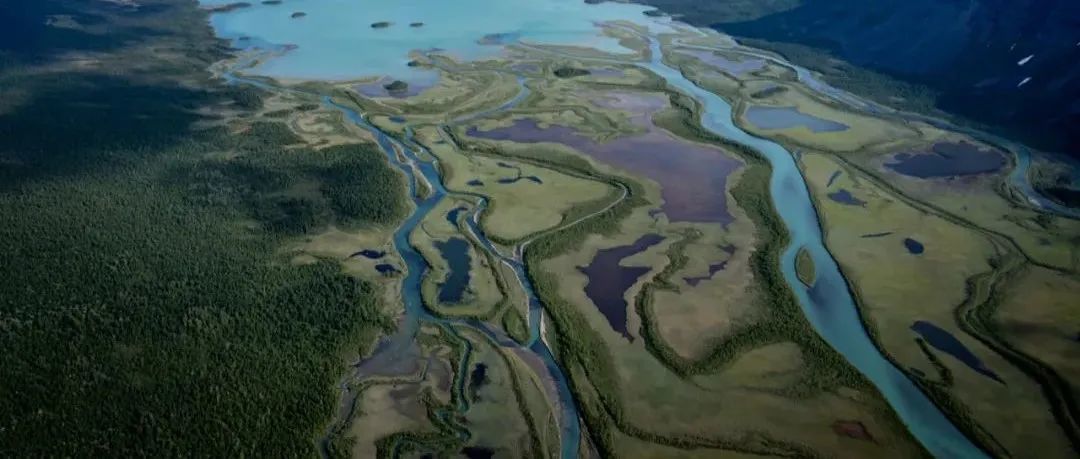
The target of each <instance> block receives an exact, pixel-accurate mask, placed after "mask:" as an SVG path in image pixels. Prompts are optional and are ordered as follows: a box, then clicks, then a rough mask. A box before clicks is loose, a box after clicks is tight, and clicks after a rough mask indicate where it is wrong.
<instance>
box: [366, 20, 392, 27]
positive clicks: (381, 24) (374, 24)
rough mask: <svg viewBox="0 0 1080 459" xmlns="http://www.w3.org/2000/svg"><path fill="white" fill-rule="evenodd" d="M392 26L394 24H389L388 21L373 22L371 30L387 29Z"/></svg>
mask: <svg viewBox="0 0 1080 459" xmlns="http://www.w3.org/2000/svg"><path fill="white" fill-rule="evenodd" d="M391 25H393V23H392V22H388V21H379V22H372V23H371V28H372V29H385V28H387V27H390V26H391Z"/></svg>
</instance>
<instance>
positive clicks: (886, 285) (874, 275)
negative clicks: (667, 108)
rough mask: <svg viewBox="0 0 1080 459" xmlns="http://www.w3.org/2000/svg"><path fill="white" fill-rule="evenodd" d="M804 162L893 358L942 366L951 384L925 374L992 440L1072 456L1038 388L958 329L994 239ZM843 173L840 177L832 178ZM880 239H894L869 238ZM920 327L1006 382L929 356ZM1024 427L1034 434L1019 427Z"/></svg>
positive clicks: (838, 251) (993, 253) (920, 370)
mask: <svg viewBox="0 0 1080 459" xmlns="http://www.w3.org/2000/svg"><path fill="white" fill-rule="evenodd" d="M802 164H803V167H804V168H805V175H806V177H807V180H808V182H809V183H810V186H811V189H812V190H814V194H815V196H817V202H818V210H819V212H820V214H821V219H822V221H823V225H824V227H825V228H826V230H827V234H828V237H827V243H828V244H829V247H830V248H831V250H832V252H833V253H834V255H835V256H836V258H837V261H838V262H839V263H840V265H841V267H842V269H843V270H844V272H845V273H846V274H847V276H848V278H849V279H850V280H851V282H852V284H853V285H854V286H855V287H854V289H855V291H856V292H857V296H858V298H859V303H860V306H861V307H862V310H863V311H864V314H865V317H866V320H867V321H868V322H869V323H870V326H871V327H872V329H873V330H874V336H875V338H876V339H877V341H878V342H879V343H880V345H881V346H882V347H883V348H884V349H885V350H886V352H888V353H889V355H890V356H891V357H892V358H893V359H895V360H896V361H897V362H898V363H899V364H900V365H901V366H902V367H903V368H906V369H908V371H912V372H916V374H921V375H939V374H942V371H941V370H940V366H941V365H944V367H945V369H946V370H947V371H945V374H948V375H949V376H948V377H947V378H945V377H941V378H940V379H939V378H934V377H932V376H926V377H927V378H930V379H931V380H936V381H937V382H938V383H941V384H942V385H943V386H948V388H949V392H950V393H951V394H952V395H953V397H955V399H956V401H957V402H959V403H961V404H963V405H964V406H966V409H967V410H969V411H970V415H971V416H972V417H973V419H976V420H977V422H978V424H979V425H980V426H981V429H985V433H984V434H983V435H986V436H988V437H990V438H989V439H988V440H987V442H988V443H989V444H991V445H995V444H996V445H1000V448H1002V450H1003V451H1019V450H1022V449H1023V448H1024V446H1023V445H1025V444H1028V443H1031V442H1035V441H1037V442H1039V444H1040V445H1041V449H1040V450H1041V451H1044V453H1045V454H1053V455H1055V456H1063V455H1067V454H1068V451H1069V450H1070V446H1069V443H1068V440H1067V438H1066V437H1065V436H1064V435H1063V434H1061V433H1060V429H1059V428H1058V427H1057V425H1056V423H1055V419H1054V417H1053V416H1052V415H1051V414H1050V412H1049V410H1048V409H1047V405H1046V403H1047V402H1046V400H1045V399H1044V398H1043V397H1042V394H1041V391H1040V388H1039V386H1038V384H1037V383H1036V382H1035V381H1033V380H1031V379H1030V378H1028V377H1027V376H1026V375H1025V374H1024V373H1023V372H1021V371H1020V370H1018V369H1016V368H1014V367H1013V366H1012V365H1011V363H1010V362H1009V361H1008V360H1006V359H1004V358H1002V357H1001V356H999V355H998V354H997V353H996V352H995V351H994V350H993V349H992V348H988V347H985V346H984V345H983V344H982V343H981V342H980V341H979V340H977V339H974V338H971V337H969V336H967V335H966V332H965V331H964V329H963V328H962V327H961V325H960V324H958V323H957V322H958V321H957V319H956V309H957V305H959V304H963V303H964V302H965V301H967V300H968V297H969V295H970V292H969V289H970V286H969V279H973V278H976V277H977V276H981V275H983V274H984V273H987V272H992V271H993V270H994V266H993V263H995V262H994V260H995V259H997V258H998V257H999V256H1000V255H999V253H998V248H997V247H996V246H995V245H994V244H993V241H992V240H989V239H987V238H986V237H985V236H984V235H982V234H981V233H980V232H979V231H977V230H976V231H973V230H972V229H970V228H968V227H965V226H962V225H958V224H956V223H953V222H950V221H949V220H946V219H943V218H941V217H939V216H936V215H934V214H933V213H930V212H927V211H925V210H922V209H919V208H916V207H911V206H909V205H907V204H906V203H905V202H903V201H902V200H900V199H898V198H897V197H896V196H895V195H890V194H889V193H888V192H887V191H885V190H883V189H881V188H878V187H876V186H875V185H874V184H873V183H871V182H870V181H868V180H860V179H858V178H852V176H851V175H850V172H849V171H850V169H843V168H842V166H841V165H840V164H838V163H837V162H835V161H831V160H829V159H828V158H827V157H823V156H816V155H804V156H803V159H802ZM836 171H840V172H841V173H840V175H839V176H838V177H836V178H832V174H834V173H835V172H836ZM830 180H831V181H832V182H833V183H832V185H831V187H830V186H828V182H829V181H830ZM838 189H846V190H848V191H849V192H850V193H852V194H854V195H855V196H856V197H857V198H858V199H859V200H861V201H864V202H865V204H864V205H851V204H842V203H838V202H835V201H833V200H832V199H830V198H828V197H826V194H827V193H828V192H830V191H836V190H838ZM881 233H891V234H887V235H883V236H875V237H863V236H864V235H865V234H881ZM905 238H912V239H915V240H917V241H919V242H920V243H921V244H922V246H923V248H924V252H922V253H910V252H909V251H908V249H906V248H905V247H904V245H903V243H902V241H903V240H904V239H905ZM925 273H934V274H933V275H926V274H925ZM898 279H901V280H903V281H902V282H897V280H898ZM916 321H928V322H931V323H933V324H934V325H936V326H937V327H940V328H942V329H944V330H947V331H948V332H949V333H950V334H952V335H953V336H954V337H956V338H957V339H958V340H960V341H961V342H963V344H964V346H966V347H967V348H968V349H971V351H972V352H974V353H975V355H977V356H978V358H980V359H981V360H982V362H983V364H984V365H985V366H986V367H987V368H989V369H991V370H992V371H993V372H994V373H996V374H997V375H998V377H1000V378H1001V379H1002V380H1003V381H1004V383H999V382H997V381H994V380H992V379H990V378H988V377H987V376H985V375H983V374H979V373H977V372H976V371H974V370H973V369H972V368H969V367H968V366H967V365H965V364H964V363H962V362H961V361H959V360H957V359H955V358H953V357H951V356H948V355H947V354H937V356H936V357H935V358H931V357H928V356H927V355H926V353H927V352H930V353H931V354H935V353H937V352H940V351H937V350H934V349H931V348H929V347H926V346H925V344H924V343H920V342H918V341H916V340H915V339H914V338H913V333H912V332H911V331H909V330H908V328H909V327H910V326H911V325H912V324H914V323H915V322H916ZM1003 400H1008V402H1007V403H1008V405H1009V409H1008V410H1002V409H1001V406H1002V403H1006V402H1003ZM1018 421H1019V422H1022V423H1023V424H1024V425H1026V426H1032V427H1033V428H1032V429H1031V430H1028V429H1024V430H1017V429H1015V428H1013V427H1014V426H1015V422H1018ZM1034 426H1038V427H1037V428H1034ZM999 452H1000V451H999Z"/></svg>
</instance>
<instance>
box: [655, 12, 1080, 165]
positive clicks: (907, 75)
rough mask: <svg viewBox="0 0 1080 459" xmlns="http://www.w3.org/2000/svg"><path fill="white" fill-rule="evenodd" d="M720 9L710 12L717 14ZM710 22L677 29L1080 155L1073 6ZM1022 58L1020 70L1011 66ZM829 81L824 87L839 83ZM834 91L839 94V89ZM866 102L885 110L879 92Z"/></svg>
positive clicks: (711, 17)
mask: <svg viewBox="0 0 1080 459" xmlns="http://www.w3.org/2000/svg"><path fill="white" fill-rule="evenodd" d="M643 3H649V4H653V5H656V6H659V7H665V6H666V7H667V8H670V9H671V11H673V12H675V11H679V9H680V8H689V6H681V5H680V3H684V4H685V5H697V4H700V2H693V1H684V2H679V1H678V0H644V1H643ZM723 4H724V2H717V7H720V6H721V5H723ZM716 17H717V16H716V15H715V14H700V15H696V16H695V15H687V16H685V17H684V19H685V20H687V21H689V22H692V23H695V24H698V25H711V26H713V27H715V28H717V29H719V30H722V31H724V32H726V33H730V34H732V35H735V36H737V37H745V38H754V39H759V40H765V41H768V42H773V43H793V44H798V45H806V46H810V47H813V48H814V49H817V50H819V51H823V52H824V53H825V54H828V55H832V56H835V57H838V58H841V59H843V60H845V61H848V62H850V63H852V64H855V65H858V66H863V67H866V68H868V69H871V70H875V71H879V72H882V73H885V74H887V75H890V76H893V77H896V78H899V79H902V80H904V81H907V82H913V83H918V84H923V85H926V86H928V87H929V88H931V89H933V90H934V91H936V92H938V93H939V97H938V100H937V103H936V104H937V107H938V108H940V109H942V110H944V111H946V112H949V113H953V114H957V115H961V116H963V117H966V118H969V119H972V120H974V121H977V122H980V123H984V124H988V125H991V126H994V127H996V128H998V129H1000V130H1001V132H1002V133H1003V134H1007V135H1010V136H1012V137H1014V138H1018V139H1020V140H1023V141H1025V142H1027V143H1029V144H1031V145H1033V146H1036V147H1040V148H1044V149H1048V150H1057V151H1067V152H1070V153H1072V154H1074V155H1076V154H1080V128H1078V126H1080V46H1078V44H1080V2H1076V1H1073V0H1015V1H1013V0H1008V1H1007V0H970V1H968V0H944V1H938V0H879V1H874V2H865V1H860V0H803V2H802V4H801V5H800V6H798V7H795V8H793V9H790V10H787V11H782V12H778V13H776V14H772V15H768V16H765V17H762V18H759V19H756V20H751V21H744V22H731V21H723V23H720V22H721V21H716V20H715V18H716ZM754 44H755V45H758V46H766V47H770V48H773V49H775V50H777V51H779V52H782V53H784V54H785V55H787V56H788V57H789V58H791V59H793V60H795V61H796V62H797V63H799V64H802V65H805V66H808V67H811V68H815V69H821V68H822V67H827V66H828V60H827V59H824V58H823V56H812V55H810V54H809V53H805V52H797V51H793V50H792V48H791V47H785V46H783V45H779V46H771V45H769V44H766V43H761V42H755V43H754ZM1030 55H1034V57H1032V58H1031V60H1030V61H1028V62H1026V63H1025V64H1024V65H1022V66H1021V65H1018V62H1019V61H1020V60H1022V59H1024V58H1025V57H1027V56H1030ZM824 73H826V75H829V74H830V72H828V71H826V72H824ZM832 73H834V75H833V78H831V79H832V80H834V81H836V80H843V78H836V75H835V72H832ZM1029 77H1030V78H1031V79H1030V80H1029V81H1028V82H1027V83H1025V84H1023V85H1022V86H1020V87H1018V86H1019V85H1020V83H1021V82H1022V81H1024V79H1025V78H1029ZM837 84H839V85H841V86H844V84H843V81H837ZM881 86H887V85H881ZM867 95H869V96H871V97H875V98H877V99H879V100H882V101H884V102H890V101H889V99H888V95H889V94H888V90H887V89H885V90H882V91H880V93H878V94H867Z"/></svg>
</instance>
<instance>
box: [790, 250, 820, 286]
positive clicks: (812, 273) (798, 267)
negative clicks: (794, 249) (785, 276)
mask: <svg viewBox="0 0 1080 459" xmlns="http://www.w3.org/2000/svg"><path fill="white" fill-rule="evenodd" d="M795 274H796V275H797V276H799V281H800V282H802V283H803V284H806V285H808V286H812V285H814V280H815V279H817V272H816V270H815V268H814V259H813V258H811V257H810V252H808V251H807V250H806V249H805V248H802V249H799V253H798V254H797V255H796V256H795Z"/></svg>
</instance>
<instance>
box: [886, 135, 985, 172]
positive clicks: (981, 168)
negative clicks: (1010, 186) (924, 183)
mask: <svg viewBox="0 0 1080 459" xmlns="http://www.w3.org/2000/svg"><path fill="white" fill-rule="evenodd" d="M1005 164H1006V159H1005V155H1003V154H1001V153H1000V152H998V151H997V150H993V149H989V148H979V147H978V146H976V145H974V144H970V143H967V142H958V143H951V142H938V143H935V144H934V145H933V147H931V148H930V151H925V152H905V153H898V154H896V155H894V156H893V157H892V159H891V161H888V162H886V163H885V167H887V168H889V169H891V170H893V171H896V172H898V173H901V174H904V175H908V176H911V177H918V178H937V177H955V176H962V175H976V174H988V173H991V172H996V171H998V170H1001V168H1002V167H1004V166H1005Z"/></svg>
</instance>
